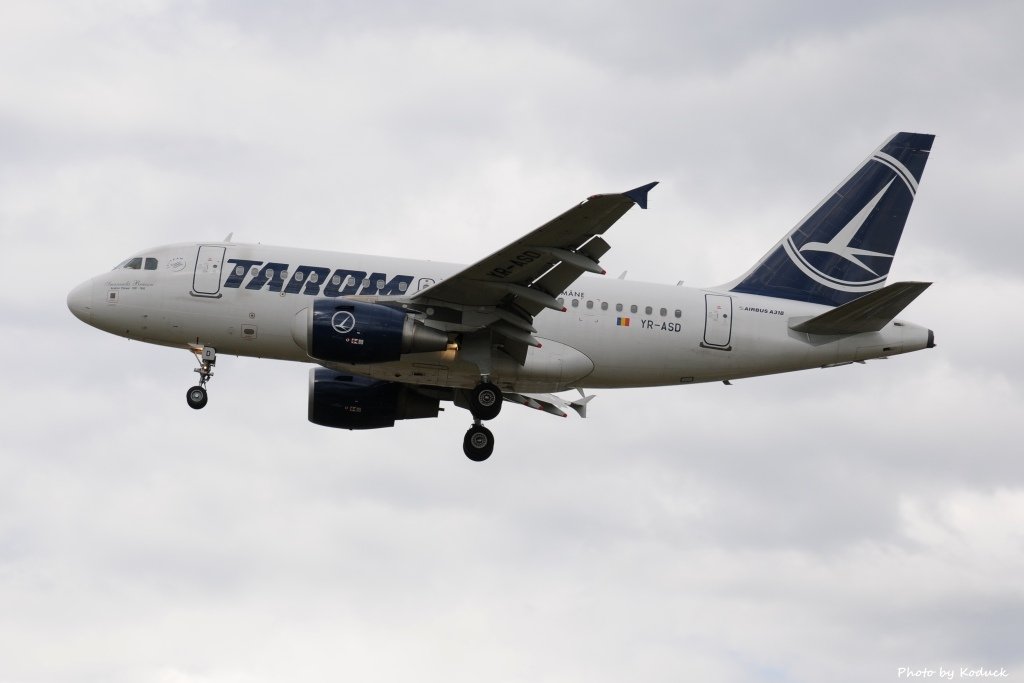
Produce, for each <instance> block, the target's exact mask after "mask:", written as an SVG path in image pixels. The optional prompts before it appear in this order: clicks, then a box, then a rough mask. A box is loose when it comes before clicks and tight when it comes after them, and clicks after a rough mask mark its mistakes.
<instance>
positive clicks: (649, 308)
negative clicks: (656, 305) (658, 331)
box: [644, 306, 654, 315]
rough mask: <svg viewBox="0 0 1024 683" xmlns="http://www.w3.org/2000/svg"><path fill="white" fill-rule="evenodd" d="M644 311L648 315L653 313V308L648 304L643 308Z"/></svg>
mask: <svg viewBox="0 0 1024 683" xmlns="http://www.w3.org/2000/svg"><path fill="white" fill-rule="evenodd" d="M644 313H646V314H647V315H650V314H651V313H654V309H653V308H651V307H650V306H648V307H647V308H645V309H644Z"/></svg>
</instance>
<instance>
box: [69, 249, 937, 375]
mask: <svg viewBox="0 0 1024 683" xmlns="http://www.w3.org/2000/svg"><path fill="white" fill-rule="evenodd" d="M204 249H205V250H207V253H208V254H212V256H211V257H210V258H208V259H206V261H207V263H204V259H203V254H204V251H203V250H204ZM221 249H223V250H224V251H223V259H221V258H220V251H219V250H221ZM197 251H198V257H197ZM213 257H216V258H213ZM142 258H143V259H146V258H149V259H155V262H156V267H155V269H152V270H145V269H115V270H114V271H111V272H109V273H106V274H103V275H100V276H97V277H95V278H93V279H91V280H89V281H87V282H86V283H83V284H82V285H81V286H80V287H79V288H77V289H76V290H75V291H74V292H72V294H71V296H69V305H70V306H71V307H72V310H73V311H75V314H76V315H78V316H79V317H80V318H82V319H83V320H84V321H85V322H88V323H89V324H91V325H93V326H95V327H98V328H100V329H103V330H105V331H107V332H111V333H113V334H118V335H121V336H124V337H128V338H131V339H137V340H140V341H146V342H150V343H155V344H163V345H168V346H178V347H189V346H192V347H193V348H195V347H201V346H213V347H215V348H216V349H217V351H218V352H219V353H221V354H224V353H227V354H234V355H240V356H256V357H261V358H276V359H280V360H292V361H304V362H316V363H319V361H316V360H315V359H312V358H310V357H309V356H308V355H307V353H306V349H305V347H304V346H303V345H301V340H300V339H299V337H300V336H301V335H299V334H298V333H297V330H299V329H300V328H302V326H303V325H304V321H305V319H306V310H307V309H308V308H309V307H310V306H311V305H312V303H313V301H314V300H315V299H316V298H317V297H325V296H333V297H340V296H352V295H355V296H364V297H365V296H375V295H376V296H381V298H382V299H387V298H393V297H396V296H406V295H411V294H413V293H415V292H416V291H419V290H420V289H422V288H426V287H429V286H430V285H431V284H433V283H435V282H439V281H441V280H443V279H444V278H446V277H449V276H451V275H452V274H454V273H456V272H458V271H459V270H460V269H461V266H458V265H456V264H450V263H438V262H432V261H417V260H410V259H396V258H389V257H379V256H364V255H357V254H345V253H338V252H327V251H312V250H302V249H292V248H286V247H271V246H261V245H251V244H235V243H220V244H213V243H210V244H205V245H199V244H178V245H171V246H165V247H159V248H156V249H152V250H149V251H147V252H145V253H144V254H143V255H142ZM143 263H146V262H145V260H144V261H143ZM221 263H222V264H223V265H219V264H221ZM210 264H213V265H210ZM268 266H271V267H272V269H273V270H275V271H276V272H275V273H274V278H276V279H274V278H271V279H267V278H266V276H265V272H266V270H267V268H268ZM303 267H305V268H303ZM197 269H198V272H197ZM361 274H365V275H363V276H362V277H360V275H361ZM282 275H283V276H284V277H282ZM381 289H383V290H385V292H387V295H383V296H382V295H380V290H381ZM275 290H276V291H275ZM559 298H560V299H562V300H564V305H565V307H566V309H567V310H566V311H565V312H558V311H553V310H545V311H543V312H542V313H540V314H539V315H537V316H536V318H535V320H534V327H535V328H536V329H537V333H536V335H535V336H536V338H537V339H538V340H539V341H540V342H541V343H542V347H541V348H530V349H529V352H528V354H527V360H526V363H525V365H522V366H521V365H519V364H518V363H517V362H515V361H514V360H512V359H511V358H506V357H505V356H504V355H503V354H500V353H498V354H496V355H495V360H494V365H493V368H492V369H491V373H490V374H491V377H492V379H493V381H495V382H496V383H497V384H498V385H499V386H501V387H502V388H503V389H504V390H507V391H508V390H511V391H518V392H553V391H561V390H564V389H568V388H573V387H587V388H608V387H643V386H658V385H673V384H690V383H696V382H709V381H721V380H727V379H736V378H740V377H750V376H754V375H765V374H772V373H779V372H787V371H791V370H800V369H805V368H813V367H821V366H827V365H833V364H840V363H847V362H852V361H859V360H866V359H870V358H878V357H882V356H891V355H895V354H899V353H907V352H910V351H916V350H919V349H923V348H925V347H926V346H927V344H928V341H929V339H928V335H929V333H928V330H927V329H926V328H924V327H921V326H919V325H914V324H911V323H904V322H901V321H893V322H891V323H889V324H888V325H886V326H885V327H884V328H883V329H882V330H880V331H878V332H870V333H863V334H857V335H852V336H842V337H840V336H816V335H808V334H803V333H798V332H794V331H792V330H790V329H789V326H790V324H791V323H792V322H793V320H794V319H800V318H808V317H811V316H815V315H818V314H819V313H822V312H824V311H826V310H828V307H826V306H821V305H816V304H808V303H802V302H798V301H792V300H786V299H775V298H768V297H762V296H753V295H748V294H736V293H732V292H728V291H719V290H714V289H695V288H691V287H683V286H667V285H659V284H651V283H643V282H631V281H626V280H618V279H612V278H608V277H601V276H584V277H581V278H580V279H578V280H577V281H576V282H575V283H574V284H573V285H572V286H571V287H570V288H569V289H568V290H567V291H565V292H563V293H562V294H561V295H560V297H559ZM472 314H473V312H472V311H468V312H466V313H465V315H466V316H467V317H471V316H472ZM321 364H324V363H321ZM325 365H328V366H330V367H335V368H346V369H348V370H349V371H351V372H354V373H357V374H361V375H365V376H370V377H374V378H378V379H383V380H388V381H398V382H403V383H410V384H427V385H433V386H450V387H462V388H468V387H472V386H474V385H475V384H476V383H477V382H479V378H480V374H481V373H480V369H479V368H478V366H477V365H476V364H475V363H472V362H469V361H467V360H466V358H465V357H464V355H463V354H462V352H461V351H460V350H459V349H458V348H457V345H456V344H453V345H452V346H451V347H450V348H449V349H448V350H447V351H440V352H433V353H416V354H408V355H405V356H402V358H401V359H400V360H398V361H395V362H389V363H378V364H371V365H358V366H343V365H337V364H330V363H328V364H325Z"/></svg>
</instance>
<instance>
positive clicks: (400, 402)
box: [309, 368, 440, 429]
mask: <svg viewBox="0 0 1024 683" xmlns="http://www.w3.org/2000/svg"><path fill="white" fill-rule="evenodd" d="M439 410H440V401H439V400H438V399H436V398H429V397H427V396H424V395H423V394H421V393H419V392H418V391H416V390H415V389H412V388H410V387H407V386H404V385H401V384H395V383H393V382H379V381H377V380H373V379H368V378H366V377H358V376H355V375H345V374H342V373H339V372H334V371H332V370H328V369H326V368H313V369H312V370H310V371H309V421H310V422H312V423H313V424H318V425H323V426H324V427H337V428H339V429H379V428H380V427H394V426H395V421H396V420H413V419H417V418H423V417H437V413H438V411H439Z"/></svg>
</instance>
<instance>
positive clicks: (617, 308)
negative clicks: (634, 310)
mask: <svg viewBox="0 0 1024 683" xmlns="http://www.w3.org/2000/svg"><path fill="white" fill-rule="evenodd" d="M615 310H616V312H618V313H622V304H615Z"/></svg>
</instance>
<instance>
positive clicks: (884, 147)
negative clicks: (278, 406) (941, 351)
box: [67, 132, 935, 462]
mask: <svg viewBox="0 0 1024 683" xmlns="http://www.w3.org/2000/svg"><path fill="white" fill-rule="evenodd" d="M933 140H934V136H933V135H928V134H920V133H906V132H901V133H896V134H894V135H892V136H891V137H889V138H888V139H887V140H885V141H884V142H883V143H882V144H881V145H880V146H879V147H878V148H877V149H876V150H875V151H874V152H872V153H871V155H869V156H868V157H867V158H866V159H865V160H864V161H863V162H862V163H861V164H860V165H859V166H857V167H856V169H854V171H853V172H852V173H851V174H850V175H849V176H848V177H847V178H846V179H845V180H843V182H841V183H840V184H839V186H838V187H836V189H834V190H833V191H832V192H830V193H829V194H827V195H826V196H825V198H824V199H823V200H822V201H821V202H820V203H819V204H818V205H817V206H815V207H814V208H813V209H812V210H811V211H810V212H809V213H808V214H807V215H806V216H805V217H804V218H803V219H802V220H800V221H799V222H798V223H797V224H796V226H795V227H794V228H793V229H792V230H790V231H789V232H787V233H786V234H785V236H784V237H783V238H782V239H781V240H780V241H779V242H778V243H777V244H775V246H773V247H772V248H771V249H769V250H768V252H767V253H766V254H765V255H764V256H763V257H762V258H761V259H760V260H759V261H758V262H757V263H755V264H754V265H753V266H752V267H751V268H750V269H749V270H748V271H747V272H746V273H744V274H743V275H741V276H740V277H738V278H737V279H735V280H733V281H731V282H729V283H726V284H724V285H720V286H716V287H706V288H692V287H684V286H681V285H665V284H654V283H644V282H634V281H631V280H625V279H621V278H620V279H615V278H602V277H595V276H594V275H604V274H605V270H604V268H602V267H601V265H600V259H601V257H603V256H604V255H605V254H606V253H607V252H608V250H609V249H610V245H609V244H608V242H606V241H605V239H604V235H605V233H606V232H607V231H608V229H609V228H611V226H612V225H613V224H614V223H615V222H616V221H617V220H619V218H621V217H622V216H623V215H624V214H625V213H626V212H627V211H628V210H629V209H630V208H632V207H633V206H634V205H638V206H640V208H641V209H646V208H647V200H648V193H649V192H650V190H651V189H652V188H653V187H654V186H655V185H657V183H656V182H654V183H648V184H646V185H642V186H640V187H637V188H635V189H632V190H629V191H628V192H622V193H618V194H598V195H594V196H592V197H590V198H588V199H587V200H585V201H583V202H582V203H580V204H578V205H576V206H574V207H572V208H571V209H569V210H568V211H566V212H565V213H563V214H561V215H560V216H558V217H556V218H554V219H552V220H551V221H549V222H547V223H545V224H544V225H542V226H540V227H539V228H537V229H536V230H534V231H532V232H530V233H528V234H526V235H524V236H523V237H521V238H519V239H517V240H515V241H514V242H512V243H511V244H508V245H507V246H505V247H502V248H501V249H498V250H497V251H495V252H494V253H493V254H491V255H490V256H487V257H485V258H483V259H481V260H479V261H477V262H476V263H473V264H471V265H468V266H466V265H458V264H452V263H439V262H433V261H424V260H412V259H402V258H395V257H391V256H366V255H358V254H349V253H338V252H330V251H312V250H305V249H294V248H288V247H275V246H264V245H259V244H242V243H235V242H233V241H232V240H231V235H228V237H227V238H226V239H225V240H224V241H221V242H197V243H185V244H172V245H167V246H160V247H154V248H152V249H146V250H143V251H141V252H139V253H138V254H136V255H134V256H131V257H129V258H128V259H126V260H124V261H122V262H121V263H119V264H118V265H117V266H116V267H115V268H114V269H113V270H112V271H111V272H108V273H103V274H101V275H97V276H95V277H93V278H91V279H89V280H86V281H85V282H83V283H82V284H80V285H79V286H77V287H76V288H74V289H73V290H72V291H71V292H70V293H69V295H68V299H67V305H68V308H69V309H70V310H71V312H72V313H73V314H74V315H75V316H76V317H78V318H79V319H80V320H82V321H83V322H85V323H87V324H89V325H92V326H93V327H96V328H98V329H100V330H103V331H106V332H109V333H112V334H116V335H119V336H122V337H127V338H128V339H134V340H139V341H144V342H148V343H152V344H161V345H165V346H172V347H176V348H181V349H188V350H189V351H191V352H192V353H194V354H195V356H196V360H197V362H198V367H197V368H195V369H194V371H195V372H197V373H198V374H199V381H198V384H196V385H195V386H193V387H191V388H189V389H188V391H187V392H186V399H187V403H188V405H189V406H191V407H192V408H194V409H201V408H203V407H204V406H205V405H206V404H207V400H208V394H207V389H206V385H207V383H208V382H209V380H210V378H211V377H212V376H213V370H214V366H215V364H216V360H217V355H218V354H224V353H227V354H234V355H237V356H255V357H260V358H274V359H279V360H291V361H300V362H305V363H314V364H316V367H314V368H312V369H311V370H310V372H309V408H308V418H309V420H310V421H311V422H313V423H315V424H318V425H323V426H327V427H335V428H341V429H349V430H352V429H376V428H383V427H393V426H394V425H395V422H397V421H400V420H408V419H421V418H432V417H437V415H438V413H439V411H441V410H443V408H442V407H441V405H440V404H441V403H442V402H451V403H453V404H454V405H455V406H457V407H459V408H464V409H467V410H468V411H469V412H470V414H471V415H472V419H473V422H472V425H471V426H470V427H469V429H468V431H467V432H466V434H465V437H464V439H463V451H464V453H465V454H466V456H467V457H469V458H470V459H471V460H473V461H477V462H479V461H483V460H486V459H487V458H488V457H489V456H490V455H491V454H492V452H493V450H494V435H493V434H492V432H491V431H490V430H489V429H488V428H487V427H485V426H484V424H483V423H484V422H486V421H489V420H493V419H494V418H496V417H497V416H498V414H499V412H500V411H501V409H502V406H503V404H504V403H513V404H519V405H523V406H526V407H529V408H533V409H536V410H540V411H543V412H546V413H550V414H553V415H558V416H562V417H565V416H567V415H568V414H569V413H568V411H570V410H571V411H573V412H576V413H578V414H579V415H580V416H581V417H586V413H587V406H588V404H589V402H590V401H591V399H592V398H593V395H588V394H586V392H585V390H590V389H603V388H620V387H652V386H665V385H686V384H696V383H699V382H724V383H726V384H728V383H730V381H731V380H735V379H739V378H746V377H754V376H759V375H768V374H774V373H781V372H790V371H795V370H804V369H810V368H821V367H834V366H839V365H846V364H850V363H862V362H864V361H867V360H870V359H875V358H886V357H889V356H895V355H898V354H902V353H910V352H912V351H918V350H920V349H925V348H933V347H934V346H935V335H934V333H933V332H932V331H931V330H930V329H928V328H926V327H922V326H920V325H916V324H913V323H910V322H906V321H903V320H897V319H896V316H897V315H899V314H900V313H901V312H902V311H903V309H904V308H906V306H908V305H909V304H910V303H911V302H912V301H913V300H914V299H915V298H917V296H918V295H920V294H921V293H922V292H923V291H924V290H925V289H926V288H927V287H928V286H929V285H930V284H931V283H928V282H897V283H894V284H889V285H886V277H887V275H888V273H889V268H890V265H891V264H892V259H893V257H894V255H895V253H896V247H897V245H898V244H899V240H900V237H901V235H902V233H903V228H904V225H905V224H906V220H907V216H908V214H909V211H910V207H911V204H912V203H913V200H914V196H915V195H916V194H917V189H918V184H919V183H920V181H921V175H922V173H923V171H924V167H925V164H926V162H927V160H928V155H929V153H930V150H931V146H932V142H933ZM573 390H574V391H576V392H578V396H576V395H575V394H573V395H571V396H570V397H568V398H567V397H563V396H558V395H556V394H558V393H561V392H565V391H573Z"/></svg>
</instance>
